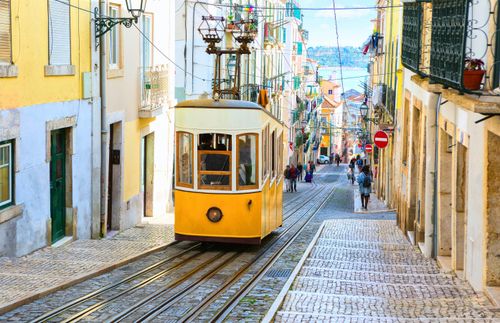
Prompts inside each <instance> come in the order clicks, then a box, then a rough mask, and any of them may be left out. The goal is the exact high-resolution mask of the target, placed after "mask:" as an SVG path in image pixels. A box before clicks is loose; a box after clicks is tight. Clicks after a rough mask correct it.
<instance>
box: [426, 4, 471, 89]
mask: <svg viewBox="0 0 500 323" xmlns="http://www.w3.org/2000/svg"><path fill="white" fill-rule="evenodd" d="M469 3H470V0H440V1H433V3H432V6H433V7H432V36H431V66H430V74H431V75H430V77H431V81H434V82H438V83H441V84H444V85H446V86H450V87H453V88H457V89H463V74H464V66H465V49H466V40H467V29H468V20H469V17H468V13H469Z"/></svg>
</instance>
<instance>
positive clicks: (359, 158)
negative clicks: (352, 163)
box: [356, 155, 363, 173]
mask: <svg viewBox="0 0 500 323" xmlns="http://www.w3.org/2000/svg"><path fill="white" fill-rule="evenodd" d="M356 165H358V172H360V173H361V171H362V169H363V159H361V156H360V155H358V156H357V157H356Z"/></svg>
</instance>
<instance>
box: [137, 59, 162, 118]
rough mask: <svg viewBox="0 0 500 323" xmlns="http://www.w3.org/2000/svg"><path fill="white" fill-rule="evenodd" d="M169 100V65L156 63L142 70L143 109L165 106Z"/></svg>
mask: <svg viewBox="0 0 500 323" xmlns="http://www.w3.org/2000/svg"><path fill="white" fill-rule="evenodd" d="M167 100H168V67H167V65H156V66H152V67H145V68H143V70H142V102H141V109H142V110H148V109H149V110H154V109H158V108H162V107H164V106H165V104H166V103H167Z"/></svg>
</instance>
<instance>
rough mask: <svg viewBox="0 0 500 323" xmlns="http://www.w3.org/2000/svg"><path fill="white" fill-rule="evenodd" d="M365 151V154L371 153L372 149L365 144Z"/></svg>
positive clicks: (369, 145)
mask: <svg viewBox="0 0 500 323" xmlns="http://www.w3.org/2000/svg"><path fill="white" fill-rule="evenodd" d="M365 151H366V153H367V154H369V153H371V152H372V151H373V147H372V145H371V144H366V145H365Z"/></svg>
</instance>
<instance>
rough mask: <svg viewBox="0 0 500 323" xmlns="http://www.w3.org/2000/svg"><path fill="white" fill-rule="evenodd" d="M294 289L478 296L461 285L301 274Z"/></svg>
mask: <svg viewBox="0 0 500 323" xmlns="http://www.w3.org/2000/svg"><path fill="white" fill-rule="evenodd" d="M292 290H295V291H303V292H311V293H323V294H335V295H351V296H355V295H358V296H371V297H389V298H454V297H457V298H461V297H474V296H476V294H475V293H474V291H473V290H472V289H471V288H467V287H461V286H447V285H412V284H384V283H372V282H366V281H365V282H357V281H350V280H334V279H325V278H309V277H301V276H299V277H297V278H296V279H295V281H294V283H293V284H292Z"/></svg>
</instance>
